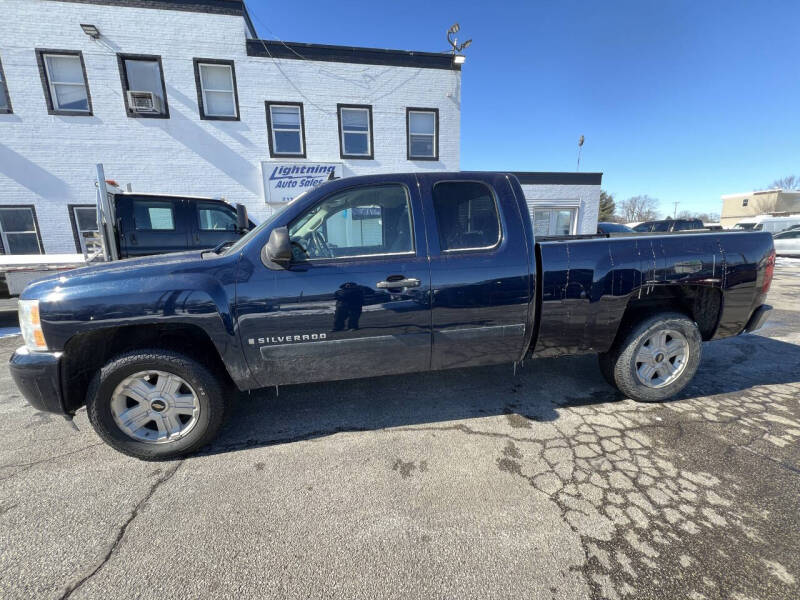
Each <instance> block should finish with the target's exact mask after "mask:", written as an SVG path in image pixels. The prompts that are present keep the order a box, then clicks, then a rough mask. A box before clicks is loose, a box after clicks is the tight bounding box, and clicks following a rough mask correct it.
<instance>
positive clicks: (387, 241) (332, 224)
mask: <svg viewBox="0 0 800 600" xmlns="http://www.w3.org/2000/svg"><path fill="white" fill-rule="evenodd" d="M412 232H413V228H412V220H411V206H410V203H409V199H408V193H407V192H406V188H405V187H404V186H402V185H379V186H364V187H358V188H353V189H349V190H344V191H342V192H339V193H337V194H334V195H332V196H330V197H329V198H326V199H325V200H323V201H322V202H320V203H319V204H317V205H316V206H314V207H313V208H311V209H309V210H308V211H306V212H305V213H304V214H302V215H301V216H300V217H298V218H297V219H295V220H294V222H292V223H291V224H290V225H289V239H290V240H291V243H292V249H293V253H294V257H295V259H296V260H308V259H319V258H323V259H324V258H328V259H330V258H348V257H353V256H369V255H378V254H405V253H411V252H413V251H414V243H413V236H412Z"/></svg>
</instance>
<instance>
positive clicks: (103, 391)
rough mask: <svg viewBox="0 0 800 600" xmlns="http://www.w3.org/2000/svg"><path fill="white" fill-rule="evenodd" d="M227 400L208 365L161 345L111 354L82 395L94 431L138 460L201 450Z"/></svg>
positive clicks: (219, 420) (213, 432) (221, 416)
mask: <svg viewBox="0 0 800 600" xmlns="http://www.w3.org/2000/svg"><path fill="white" fill-rule="evenodd" d="M151 382H154V383H151ZM162 388H163V389H162ZM227 404H228V394H227V389H226V386H225V385H224V384H223V382H222V381H221V380H220V378H219V377H217V376H215V375H214V374H213V373H212V372H211V371H210V370H209V369H208V368H207V367H206V366H204V365H203V364H201V363H199V362H197V361H196V360H194V359H192V358H189V357H187V356H184V355H182V354H179V353H177V352H172V351H169V350H159V349H146V350H136V351H133V352H128V353H125V354H122V355H120V356H117V357H115V358H113V359H112V360H111V361H109V362H108V363H107V364H106V365H105V366H104V367H103V368H102V369H100V371H98V373H97V374H96V375H95V376H94V378H93V379H92V381H91V383H90V384H89V389H88V391H87V394H86V409H87V412H88V413H89V421H90V422H91V424H92V427H94V429H95V431H96V432H97V434H98V435H99V436H100V437H101V438H102V439H103V441H105V442H106V443H107V444H108V445H109V446H111V447H112V448H114V449H115V450H118V451H119V452H122V453H123V454H127V455H128V456H133V457H135V458H140V459H142V460H167V459H172V458H177V457H179V456H183V455H185V454H189V453H191V452H194V451H196V450H199V449H200V448H202V447H203V446H205V445H206V444H208V443H209V442H211V441H212V440H213V439H214V438H215V437H216V436H217V433H218V432H219V429H220V427H221V426H222V423H223V421H224V420H225V413H226V410H227ZM179 413H180V414H179ZM131 415H133V416H131ZM124 424H128V427H127V431H126V428H125V427H124Z"/></svg>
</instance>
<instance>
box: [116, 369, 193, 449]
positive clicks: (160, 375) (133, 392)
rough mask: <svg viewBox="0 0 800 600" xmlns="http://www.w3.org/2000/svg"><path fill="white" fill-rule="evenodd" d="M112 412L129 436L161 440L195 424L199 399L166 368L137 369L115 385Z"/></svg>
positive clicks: (171, 439) (174, 437)
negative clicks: (156, 369)
mask: <svg viewBox="0 0 800 600" xmlns="http://www.w3.org/2000/svg"><path fill="white" fill-rule="evenodd" d="M111 414H112V415H113V416H114V421H115V422H116V424H117V426H118V427H119V428H120V430H121V431H122V432H124V433H125V435H127V436H128V437H130V438H133V439H134V440H136V441H139V442H146V443H149V444H164V443H168V442H174V441H176V440H179V439H181V438H182V437H184V436H186V434H188V433H189V432H190V431H191V430H192V429H193V428H194V426H195V425H196V424H197V418H198V416H199V415H200V402H199V400H198V398H197V394H196V393H195V391H194V389H192V386H190V385H189V384H188V383H187V382H186V380H185V379H183V378H182V377H179V376H177V375H175V374H174V373H167V372H165V371H139V372H138V373H134V374H133V375H131V376H129V377H126V378H125V379H123V380H122V381H121V382H120V383H119V384H118V385H117V387H116V388H115V389H114V393H113V394H112V395H111Z"/></svg>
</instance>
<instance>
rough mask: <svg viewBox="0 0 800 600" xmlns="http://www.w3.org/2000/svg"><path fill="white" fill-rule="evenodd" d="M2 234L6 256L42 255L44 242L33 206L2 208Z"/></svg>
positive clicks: (0, 218)
mask: <svg viewBox="0 0 800 600" xmlns="http://www.w3.org/2000/svg"><path fill="white" fill-rule="evenodd" d="M0 234H2V239H3V250H4V251H5V253H6V254H42V240H41V238H40V237H39V227H38V226H37V223H36V213H35V212H34V209H33V207H32V206H19V207H16V206H15V207H3V208H0Z"/></svg>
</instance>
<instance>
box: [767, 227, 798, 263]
mask: <svg viewBox="0 0 800 600" xmlns="http://www.w3.org/2000/svg"><path fill="white" fill-rule="evenodd" d="M773 242H774V243H775V254H777V255H778V256H797V257H800V227H794V228H792V229H787V230H786V231H781V232H779V233H776V234H775V235H774V236H773Z"/></svg>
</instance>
